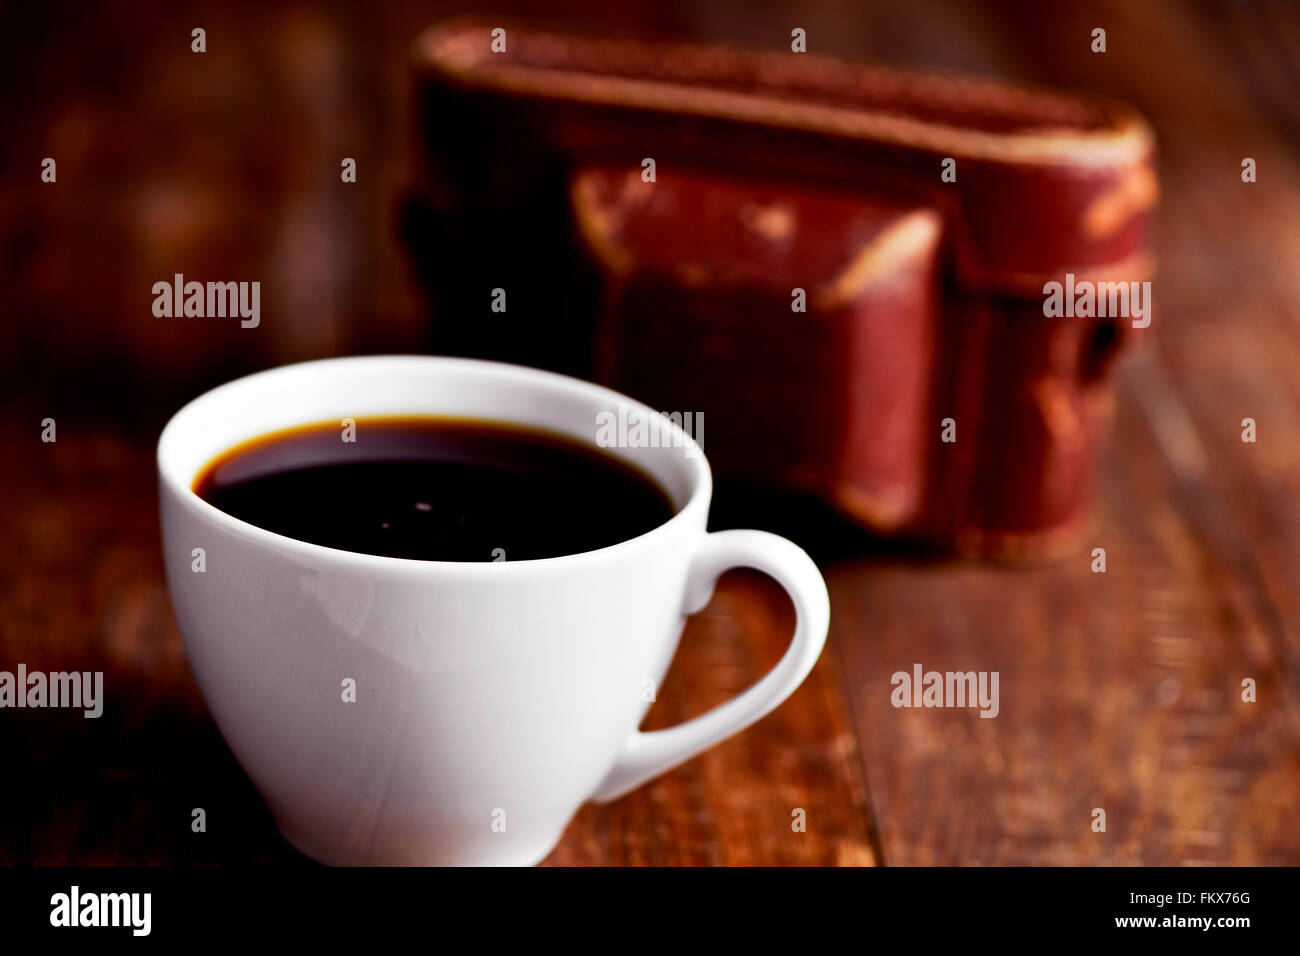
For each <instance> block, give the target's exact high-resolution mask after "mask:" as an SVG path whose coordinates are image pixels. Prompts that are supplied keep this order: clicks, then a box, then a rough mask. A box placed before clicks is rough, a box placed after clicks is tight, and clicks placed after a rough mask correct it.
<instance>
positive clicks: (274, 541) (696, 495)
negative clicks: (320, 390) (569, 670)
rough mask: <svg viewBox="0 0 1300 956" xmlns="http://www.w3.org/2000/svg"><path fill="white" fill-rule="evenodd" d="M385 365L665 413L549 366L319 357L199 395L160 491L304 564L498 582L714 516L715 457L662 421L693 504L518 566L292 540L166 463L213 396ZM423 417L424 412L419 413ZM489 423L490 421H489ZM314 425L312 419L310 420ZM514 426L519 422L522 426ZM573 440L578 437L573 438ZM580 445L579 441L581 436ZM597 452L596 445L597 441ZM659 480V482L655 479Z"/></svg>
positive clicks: (166, 436) (172, 425) (585, 559)
mask: <svg viewBox="0 0 1300 956" xmlns="http://www.w3.org/2000/svg"><path fill="white" fill-rule="evenodd" d="M385 362H401V363H420V364H427V365H428V366H429V367H430V369H431V370H433V369H437V368H443V369H447V368H455V369H458V370H461V371H468V372H470V373H471V374H473V373H474V371H475V370H481V371H490V370H495V371H498V372H505V373H508V374H511V375H516V376H522V377H524V378H525V379H527V380H529V381H530V382H532V383H535V384H536V385H537V386H539V387H541V388H545V389H551V390H558V391H561V392H567V393H568V394H569V395H571V396H575V397H578V398H585V399H590V400H594V401H597V402H603V403H609V405H610V407H611V408H615V409H617V408H618V407H619V406H626V407H628V408H629V409H633V410H636V411H639V412H642V413H645V414H650V415H659V413H658V412H656V411H655V410H654V409H653V408H651V407H650V406H648V405H646V404H645V403H643V402H639V401H637V400H636V399H633V398H630V397H629V396H627V395H624V394H623V393H621V392H617V391H615V390H614V389H611V388H606V387H605V386H603V385H597V384H595V383H593V382H586V381H583V380H581V379H578V378H573V377H571V376H568V375H561V374H559V373H558V372H549V371H546V370H544V369H536V368H530V367H528V366H525V365H515V364H512V363H509V362H494V361H489V360H486V359H472V358H460V357H457V356H444V355H419V354H384V355H352V356H343V357H337V358H325V359H314V360H311V361H306V362H292V363H289V364H286V365H278V366H276V367H274V368H269V369H264V370H262V371H260V372H253V373H251V374H249V375H243V376H240V377H239V378H235V379H231V380H230V381H228V382H225V383H223V384H221V385H218V386H216V387H215V388H211V389H209V390H207V391H205V392H203V393H201V394H199V395H197V396H195V397H194V398H192V399H190V400H189V401H188V402H186V403H185V404H184V405H182V406H181V407H180V408H179V409H177V410H176V411H175V412H174V413H173V414H172V416H171V417H170V418H169V419H168V420H167V424H166V425H165V426H163V429H162V432H161V433H160V434H159V436H158V445H157V450H156V453H155V462H156V467H157V469H158V482H159V488H160V494H170V495H171V496H172V498H173V499H174V500H175V501H176V502H177V503H179V504H180V505H181V506H182V507H184V508H186V509H187V510H188V511H190V512H191V513H192V514H194V515H195V516H196V517H198V518H201V519H203V520H206V521H208V522H211V523H213V524H215V525H216V526H217V527H218V528H220V529H222V530H224V531H227V532H229V533H230V534H233V535H235V536H237V537H239V538H242V539H244V540H246V541H249V542H252V543H256V544H261V545H264V546H267V547H273V548H275V549H277V550H278V551H280V552H282V553H285V554H288V555H290V556H292V557H296V558H301V559H304V560H316V561H320V560H333V561H344V562H348V563H350V564H352V565H353V566H359V567H360V568H361V569H370V570H374V571H377V572H382V571H387V572H390V573H391V572H407V573H418V572H421V571H422V572H424V573H426V574H427V573H430V572H437V573H439V574H454V575H465V576H470V577H474V576H479V575H481V576H483V577H485V578H486V577H487V576H489V575H491V576H492V577H493V578H498V577H500V576H501V575H506V576H516V575H520V574H527V573H535V572H544V571H551V570H564V569H566V568H579V567H581V566H583V565H587V564H590V563H593V562H600V561H604V560H607V559H609V558H611V557H614V556H615V555H616V553H626V552H631V551H639V550H643V549H645V548H648V547H650V546H652V545H654V544H655V543H656V542H658V541H659V540H660V539H661V538H663V537H665V536H666V535H669V534H674V533H676V532H677V531H679V530H680V529H682V527H683V525H688V524H692V523H695V522H696V521H697V520H698V526H699V527H701V528H702V527H703V525H704V519H706V518H707V514H706V515H704V516H701V517H700V518H699V519H697V518H696V514H697V512H699V511H700V510H702V509H703V510H706V511H707V508H708V505H709V500H710V499H711V497H712V494H713V475H712V471H711V470H710V468H709V463H708V460H707V459H706V458H705V457H704V452H703V449H701V448H700V446H699V445H698V443H696V441H695V439H694V438H693V437H691V435H690V433H689V432H687V431H686V430H685V429H683V428H682V427H681V426H680V425H678V424H677V423H676V422H673V421H672V420H671V419H669V418H667V417H666V416H663V421H662V423H661V426H666V427H667V429H668V434H669V435H671V436H672V441H673V445H674V447H677V446H678V443H680V446H681V447H682V448H688V447H689V448H693V449H694V450H695V452H696V453H695V454H693V455H686V454H684V455H683V457H684V459H685V460H686V461H687V462H689V463H690V467H691V478H692V484H693V487H692V488H691V490H690V492H689V495H688V497H687V499H686V501H685V502H684V503H683V504H682V505H681V507H679V508H677V509H676V510H675V511H674V513H673V515H672V517H671V518H669V519H668V520H667V521H665V522H663V523H662V524H659V525H656V526H655V527H653V528H651V529H650V530H649V531H646V532H643V533H642V534H639V535H637V536H636V537H633V538H628V539H626V540H624V541H619V542H617V543H615V544H611V545H607V546H605V547H603V548H597V549H596V550H594V551H579V552H576V553H574V554H562V555H558V556H555V557H549V558H528V559H523V560H519V561H511V560H509V559H507V560H505V561H431V560H424V559H422V558H395V557H391V556H389V555H382V554H366V553H364V552H359V551H345V550H343V549H341V548H332V547H329V546H327V545H323V544H314V543H312V542H310V541H303V540H301V539H299V538H292V537H289V536H288V535H283V534H279V533H278V532H275V531H270V530H268V529H266V528H262V527H259V526H258V525H255V524H250V523H249V522H247V521H244V520H242V519H240V518H236V517H235V516H233V515H230V514H227V513H226V512H224V511H222V510H221V509H220V508H218V507H216V506H215V505H212V504H210V503H209V502H207V501H205V500H204V499H203V498H201V497H199V495H198V494H196V493H195V491H194V489H193V477H194V476H183V475H179V474H177V472H178V471H179V469H177V468H175V467H174V466H173V463H171V462H169V461H168V460H167V455H168V453H169V451H170V445H171V444H172V443H174V442H175V441H176V440H177V438H176V436H177V434H178V433H179V432H180V430H181V428H182V427H183V426H184V421H183V419H184V417H185V416H186V415H187V413H192V410H193V409H194V407H195V406H197V405H199V404H200V403H205V402H208V401H212V400H213V399H214V398H217V397H221V396H225V395H229V394H230V393H232V392H235V391H238V390H242V389H243V388H246V387H247V386H248V385H249V384H251V383H253V382H255V381H265V380H266V379H268V378H272V377H276V376H280V375H285V374H289V373H290V372H300V371H301V370H304V369H309V368H319V369H320V370H322V371H329V370H330V369H331V368H337V367H339V366H342V365H352V366H355V365H360V364H376V365H378V364H382V363H385ZM391 414H394V415H400V414H405V412H403V411H401V410H394V411H393V412H392V413H391ZM417 414H418V413H417ZM484 420H485V421H487V420H491V419H490V418H485V419H484ZM497 420H498V421H502V422H506V423H510V419H508V418H502V419H497ZM302 424H304V425H307V424H311V422H303V423H302ZM514 424H518V422H515V423H514ZM570 437H571V436H570ZM574 440H578V441H580V439H574ZM591 444H592V447H599V446H596V445H595V444H594V443H591ZM652 480H653V479H652Z"/></svg>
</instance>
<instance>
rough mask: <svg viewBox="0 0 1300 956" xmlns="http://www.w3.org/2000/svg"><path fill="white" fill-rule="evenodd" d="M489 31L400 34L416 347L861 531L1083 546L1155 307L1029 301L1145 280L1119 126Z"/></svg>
mask: <svg viewBox="0 0 1300 956" xmlns="http://www.w3.org/2000/svg"><path fill="white" fill-rule="evenodd" d="M499 26H500V25H499V24H496V23H490V24H489V23H485V22H480V21H466V20H459V21H452V22H449V23H447V24H444V25H441V26H439V27H435V28H434V29H432V30H430V31H428V32H426V33H424V34H423V35H421V37H420V38H419V39H418V41H417V44H416V62H417V69H418V75H419V90H420V104H419V117H420V122H421V124H422V129H421V134H420V137H419V144H420V170H421V172H420V177H419V181H418V184H417V189H416V192H415V193H414V195H413V197H412V201H411V202H409V203H408V204H407V209H406V215H405V218H404V228H405V231H406V235H407V238H408V241H409V243H410V245H411V247H412V249H413V253H414V257H415V261H416V264H417V267H418V268H419V270H420V272H421V274H422V277H423V279H424V282H425V284H426V286H427V287H428V288H429V290H430V291H431V293H432V298H433V300H434V305H435V310H436V311H435V316H436V320H435V327H434V328H435V335H434V343H433V344H434V346H435V347H436V348H438V349H439V350H441V351H449V352H456V353H460V354H469V355H479V356H485V357H492V358H500V359H505V360H512V361H521V362H525V363H528V364H533V365H539V366H542V367H550V368H555V369H558V370H561V371H566V372H571V373H576V374H580V375H586V376H591V377H596V378H598V379H600V380H603V381H606V382H608V383H609V384H612V385H613V386H615V387H617V388H620V389H622V390H624V391H626V392H628V393H629V394H631V395H633V396H634V397H636V398H638V399H641V400H643V401H646V402H648V403H650V404H652V405H654V406H655V407H657V408H661V409H664V410H665V411H681V412H687V411H689V412H694V413H696V414H697V415H698V414H700V413H703V415H704V420H705V421H706V422H707V433H706V435H705V440H704V445H705V450H706V451H707V452H708V454H709V458H710V461H711V462H712V463H713V465H714V469H715V471H716V472H717V473H718V474H719V475H721V476H724V477H726V476H732V475H735V476H744V477H746V478H753V479H757V480H760V481H768V482H772V483H775V484H778V485H781V486H783V487H790V488H795V489H798V490H801V491H806V492H812V493H815V494H817V495H819V496H821V497H822V498H824V499H825V500H827V501H829V502H831V503H832V504H833V505H834V506H835V507H836V508H838V509H839V510H840V511H842V512H843V513H845V514H846V515H848V516H849V517H851V518H853V519H854V520H856V521H857V522H859V523H861V524H862V525H864V526H866V527H868V528H870V529H872V530H874V531H876V532H879V533H882V534H887V535H897V536H903V537H908V538H919V539H924V540H927V541H930V542H933V543H936V544H939V545H941V546H945V547H952V548H956V549H958V550H962V551H968V552H978V553H983V554H991V555H998V556H1012V557H1014V556H1021V555H1027V554H1029V555H1037V554H1043V553H1049V552H1055V551H1059V550H1061V549H1062V548H1065V547H1069V546H1071V545H1072V544H1074V543H1076V542H1077V539H1078V534H1079V532H1080V531H1081V529H1083V528H1084V527H1086V522H1087V518H1088V514H1089V507H1088V505H1089V501H1090V498H1091V490H1090V489H1091V484H1092V475H1093V472H1094V467H1093V465H1094V460H1095V458H1096V455H1097V451H1098V446H1099V443H1100V442H1101V440H1102V439H1103V437H1104V433H1105V430H1106V429H1105V423H1106V419H1107V417H1108V415H1109V409H1110V404H1111V400H1110V399H1111V393H1110V389H1109V387H1108V385H1107V378H1108V372H1109V370H1110V368H1111V367H1112V364H1113V359H1114V357H1115V356H1116V354H1117V353H1118V352H1119V351H1120V349H1121V347H1122V346H1123V345H1124V344H1125V343H1126V342H1127V341H1129V340H1130V339H1131V338H1132V336H1133V328H1134V326H1135V325H1138V326H1144V325H1146V324H1147V323H1148V322H1149V321H1150V312H1149V302H1148V304H1147V309H1148V311H1147V312H1146V313H1145V315H1144V316H1142V317H1141V319H1140V320H1135V319H1133V318H1131V317H1130V316H1129V315H1127V314H1125V315H1114V314H1111V315H1106V316H1104V317H1097V316H1095V315H1092V316H1087V317H1075V316H1069V317H1066V316H1061V317H1050V318H1049V317H1047V316H1046V315H1045V310H1044V300H1045V298H1046V296H1045V288H1044V287H1045V285H1046V284H1047V283H1049V282H1053V281H1058V282H1063V283H1064V282H1065V281H1066V276H1067V274H1071V275H1072V278H1071V280H1070V281H1071V282H1072V283H1073V284H1074V285H1075V286H1079V285H1080V283H1087V282H1091V283H1125V284H1126V285H1127V284H1128V283H1133V282H1142V281H1144V280H1148V279H1149V278H1150V276H1151V271H1152V261H1151V258H1150V256H1149V255H1148V252H1147V247H1146V234H1147V228H1148V220H1149V217H1150V214H1151V211H1152V208H1153V206H1154V204H1155V201H1156V194H1157V187H1156V178H1155V173H1154V159H1153V143H1152V136H1151V134H1150V131H1149V129H1148V128H1147V126H1146V124H1145V123H1144V122H1143V121H1142V120H1141V118H1140V117H1138V116H1137V115H1136V114H1135V113H1133V112H1132V111H1131V110H1129V109H1128V108H1126V107H1125V106H1123V105H1121V104H1116V103H1112V102H1108V101H1102V100H1093V99H1085V98H1080V97H1076V96H1072V95H1067V94H1062V93H1057V92H1045V91H1037V90H1026V89H1021V88H1017V87H1012V86H1007V85H1003V84H999V83H993V82H988V81H983V80H972V79H966V78H953V77H940V76H929V75H921V74H912V73H901V72H896V71H891V70H885V69H879V68H875V67H866V66H860V65H853V64H847V63H842V62H839V61H834V60H829V59H825V58H819V57H816V56H812V55H808V54H801V53H793V52H792V53H780V52H778V53H755V52H744V51H735V50H729V49H721V48H705V47H697V46H685V45H663V44H650V43H643V42H639V41H630V40H610V39H602V38H588V37H580V36H571V35H562V34H557V33H551V32H546V31H539V30H529V29H524V28H518V27H512V26H510V25H509V24H506V25H505V27H504V29H505V34H504V44H505V49H504V51H501V52H494V51H493V40H494V37H493V33H492V31H493V30H494V29H496V28H497V27H499ZM499 39H500V38H499V37H498V48H499V46H500V43H499ZM646 160H653V165H651V164H649V163H646V162H645V161H646ZM651 171H652V172H653V175H651ZM945 171H946V175H945ZM498 289H499V290H503V291H504V294H505V302H506V309H505V311H504V312H494V311H493V310H492V308H491V304H492V302H493V301H494V299H493V294H494V290H498ZM800 293H802V296H800ZM499 298H500V297H498V298H497V300H496V301H499Z"/></svg>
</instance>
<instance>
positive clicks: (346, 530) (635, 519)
mask: <svg viewBox="0 0 1300 956" xmlns="http://www.w3.org/2000/svg"><path fill="white" fill-rule="evenodd" d="M354 434H355V441H351V442H349V441H344V440H343V439H344V438H345V437H348V436H347V435H346V434H345V431H344V428H343V427H342V425H340V424H339V423H336V422H330V423H325V424H321V425H309V426H304V427H302V428H294V429H290V430H288V431H283V432H277V433H275V434H271V435H266V436H263V437H261V438H258V439H255V440H254V441H251V442H248V443H246V444H243V445H240V446H238V447H236V448H233V449H231V450H230V451H228V452H226V453H225V454H223V455H221V456H220V457H219V458H217V459H216V460H215V461H213V462H211V463H210V464H208V466H207V467H205V468H204V469H203V471H202V472H201V473H200V474H199V476H198V478H196V479H195V481H194V491H195V493H196V494H198V495H199V497H201V498H203V499H204V500H205V501H207V502H209V503H210V504H212V505H214V506H216V507H217V508H220V509H221V510H222V511H224V512H226V514H229V515H232V516H234V517H236V518H239V519H240V520H242V521H247V522H248V523H249V524H254V525H257V526H258V527H259V528H265V529H267V530H268V531H274V532H276V533H277V534H283V535H287V536H288V537H291V538H298V539H299V540H301V541H310V542H311V543H313V544H320V545H325V546H326V547H330V548H339V549H341V550H343V551H356V552H360V553H363V554H379V555H387V556H389V557H395V558H418V559H422V560H426V561H495V560H505V561H523V560H528V559H532V558H553V557H559V556H560V555H565V554H577V553H579V552H581V551H593V550H595V549H597V548H603V547H607V546H608V545H612V544H617V543H618V542H620V541H626V540H628V539H629V538H634V537H636V536H637V535H639V534H644V533H645V532H647V531H649V530H651V529H652V528H655V527H658V526H659V525H661V524H663V523H664V522H665V521H667V520H668V519H669V518H671V517H672V515H673V507H672V505H671V503H670V502H669V500H668V497H667V495H666V494H665V493H664V492H663V491H662V490H661V489H660V488H659V486H658V485H656V484H655V483H654V482H653V481H652V480H651V479H650V478H649V477H648V476H647V475H645V474H642V473H641V472H640V471H639V470H637V469H635V468H633V467H632V466H630V465H627V464H625V463H624V462H622V461H621V460H619V459H617V458H614V457H613V456H612V455H609V454H607V453H605V452H603V451H601V450H599V449H597V448H594V447H589V446H587V445H583V444H579V443H578V442H575V441H572V440H570V439H567V438H563V437H560V436H558V435H552V434H550V433H546V432H540V431H532V430H529V429H525V428H518V427H513V426H509V425H504V424H495V423H489V422H481V421H467V420H459V419H444V418H372V419H365V418H363V419H358V420H357V421H356V424H355V433H354Z"/></svg>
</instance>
